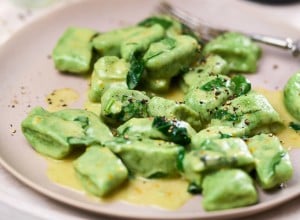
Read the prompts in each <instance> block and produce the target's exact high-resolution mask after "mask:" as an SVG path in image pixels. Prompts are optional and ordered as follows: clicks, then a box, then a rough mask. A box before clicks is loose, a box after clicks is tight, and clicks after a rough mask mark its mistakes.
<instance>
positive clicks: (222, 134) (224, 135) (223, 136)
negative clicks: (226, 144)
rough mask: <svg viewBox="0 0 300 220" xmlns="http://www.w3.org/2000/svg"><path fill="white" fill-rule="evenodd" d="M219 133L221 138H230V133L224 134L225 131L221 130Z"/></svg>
mask: <svg viewBox="0 0 300 220" xmlns="http://www.w3.org/2000/svg"><path fill="white" fill-rule="evenodd" d="M219 134H220V137H221V139H223V138H231V137H232V136H231V135H230V134H225V133H222V132H219Z"/></svg>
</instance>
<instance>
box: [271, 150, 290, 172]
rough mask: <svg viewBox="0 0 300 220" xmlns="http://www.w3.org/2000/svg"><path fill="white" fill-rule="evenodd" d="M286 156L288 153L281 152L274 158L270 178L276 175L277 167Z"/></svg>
mask: <svg viewBox="0 0 300 220" xmlns="http://www.w3.org/2000/svg"><path fill="white" fill-rule="evenodd" d="M285 155H286V152H284V151H280V152H278V153H276V154H275V155H274V156H273V158H272V161H271V162H270V164H269V170H270V173H269V176H270V177H271V176H273V175H274V174H275V169H276V166H277V165H278V164H279V163H280V162H281V160H282V158H283V157H285Z"/></svg>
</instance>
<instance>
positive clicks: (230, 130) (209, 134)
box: [191, 126, 245, 149]
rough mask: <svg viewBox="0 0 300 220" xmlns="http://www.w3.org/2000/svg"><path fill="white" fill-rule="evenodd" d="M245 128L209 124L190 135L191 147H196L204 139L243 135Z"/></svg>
mask: <svg viewBox="0 0 300 220" xmlns="http://www.w3.org/2000/svg"><path fill="white" fill-rule="evenodd" d="M244 135H245V130H244V129H242V128H235V127H231V126H210V127H207V128H205V129H202V130H201V131H199V132H198V133H197V134H195V135H194V136H193V137H192V140H191V147H192V149H195V148H198V147H199V146H201V145H202V143H203V142H204V141H206V140H214V139H222V138H229V137H243V136H244Z"/></svg>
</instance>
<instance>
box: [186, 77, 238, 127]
mask: <svg viewBox="0 0 300 220" xmlns="http://www.w3.org/2000/svg"><path fill="white" fill-rule="evenodd" d="M232 95H233V91H232V89H231V80H230V78H229V77H227V76H224V75H209V76H207V77H206V78H205V79H204V80H201V83H200V81H198V85H197V86H195V87H193V88H191V89H190V90H189V91H188V92H187V93H186V94H185V96H184V101H185V104H186V105H187V106H189V107H190V108H191V109H193V110H194V111H196V112H197V113H198V114H199V116H200V118H201V121H202V123H203V124H206V123H208V122H209V121H210V119H211V118H212V116H213V113H214V111H215V110H216V109H217V107H219V106H221V105H222V104H224V103H225V102H226V101H227V100H228V98H229V97H231V96H232Z"/></svg>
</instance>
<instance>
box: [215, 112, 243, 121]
mask: <svg viewBox="0 0 300 220" xmlns="http://www.w3.org/2000/svg"><path fill="white" fill-rule="evenodd" d="M213 118H216V119H222V120H226V121H239V120H240V116H239V115H237V114H232V113H229V112H228V111H226V110H223V109H219V110H217V111H215V112H214V115H213Z"/></svg>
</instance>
